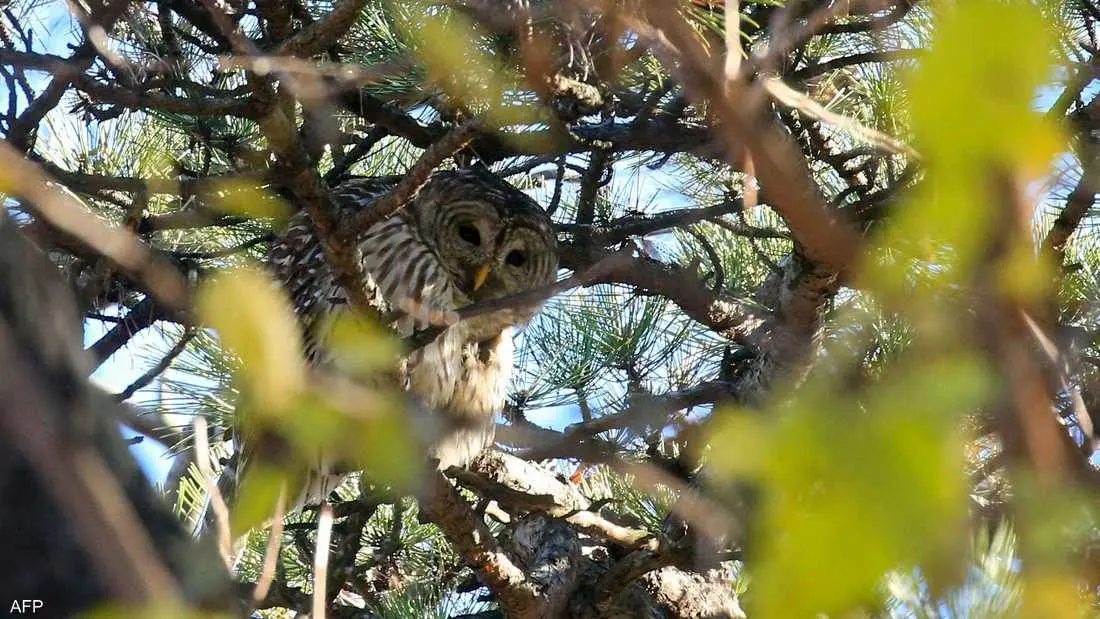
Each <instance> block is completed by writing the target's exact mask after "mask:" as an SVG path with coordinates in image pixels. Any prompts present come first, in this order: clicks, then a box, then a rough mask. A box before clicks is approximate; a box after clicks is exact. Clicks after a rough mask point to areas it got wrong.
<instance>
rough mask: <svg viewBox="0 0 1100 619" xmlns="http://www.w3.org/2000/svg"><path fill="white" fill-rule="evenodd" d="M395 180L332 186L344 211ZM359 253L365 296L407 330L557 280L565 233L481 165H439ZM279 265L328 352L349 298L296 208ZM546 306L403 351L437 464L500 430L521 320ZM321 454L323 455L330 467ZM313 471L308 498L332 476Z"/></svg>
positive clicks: (463, 458) (311, 334)
mask: <svg viewBox="0 0 1100 619" xmlns="http://www.w3.org/2000/svg"><path fill="white" fill-rule="evenodd" d="M393 184H394V183H392V182H388V181H382V180H379V179H360V180H352V181H348V182H345V183H343V184H341V185H340V186H338V187H336V188H335V189H334V190H332V192H331V199H332V202H333V204H334V206H335V207H336V209H337V211H338V215H339V216H340V217H342V218H347V217H349V216H350V215H351V214H352V213H354V212H355V211H358V210H360V209H363V208H370V207H371V205H372V203H374V202H375V201H376V200H377V199H378V198H379V197H380V196H381V195H383V194H384V193H385V192H386V191H388V190H389V189H390V188H392V186H393ZM356 251H357V252H358V254H359V255H358V258H359V260H360V261H361V263H362V265H363V267H364V271H365V272H366V274H367V275H368V277H367V278H366V279H367V281H366V286H367V288H368V289H367V293H368V295H367V296H368V297H369V298H371V299H372V303H373V304H375V305H376V306H377V308H378V309H379V310H381V311H382V312H383V314H384V315H393V314H391V313H392V312H397V315H399V316H400V318H398V319H397V320H395V321H394V322H393V323H392V325H391V327H392V328H393V329H395V330H396V331H397V333H398V335H399V336H401V337H407V336H410V335H412V334H414V333H416V332H417V331H420V330H422V329H425V328H427V327H429V326H430V325H429V323H428V322H427V320H426V313H425V312H411V313H404V314H402V313H401V311H402V310H403V309H407V308H409V307H416V308H427V309H428V310H431V313H439V312H448V311H453V310H457V309H459V308H461V307H463V306H465V305H468V304H471V303H476V302H479V301H484V300H487V299H493V298H499V297H503V296H507V295H510V294H514V293H517V292H520V291H522V290H524V289H528V288H532V287H536V286H540V285H543V284H547V283H550V282H552V281H553V280H554V278H555V276H556V273H557V267H558V257H557V243H556V240H555V236H554V232H553V228H552V226H551V222H550V219H549V217H548V216H547V215H546V213H545V212H544V211H543V210H542V209H541V208H540V207H539V206H538V205H537V204H536V203H535V202H534V201H533V200H532V199H531V198H529V197H528V196H526V195H524V194H523V193H522V192H520V191H518V190H517V189H515V188H514V187H512V186H511V185H509V184H508V183H506V182H504V181H503V180H500V179H499V178H497V177H496V176H494V175H492V174H490V173H488V172H486V171H481V170H461V171H446V172H437V173H436V174H434V175H433V176H432V178H431V179H430V180H429V181H428V183H427V184H426V185H425V186H424V187H423V189H422V190H421V191H420V193H419V194H418V195H417V197H416V198H414V199H413V200H412V201H410V202H409V204H407V205H406V206H405V208H404V209H402V210H400V211H398V212H397V213H396V214H395V215H393V216H392V217H390V218H388V219H385V220H382V221H380V222H378V223H376V224H374V225H373V226H371V227H370V228H369V229H367V230H366V231H365V232H364V233H363V234H362V235H361V236H360V238H359V239H358V245H357V248H356ZM270 263H271V267H272V269H273V270H274V272H275V274H276V278H277V279H278V280H279V281H280V283H281V284H282V285H283V286H285V288H286V290H287V292H288V293H289V294H290V296H291V298H292V300H293V303H294V307H295V310H296V312H297V313H298V316H299V318H300V320H301V323H302V325H303V329H304V333H305V336H306V342H307V351H308V353H309V355H310V360H311V362H313V363H323V362H324V357H325V349H324V346H325V344H324V340H325V333H324V326H325V325H326V324H328V322H329V321H327V320H325V319H326V318H327V317H329V316H330V315H331V314H333V313H334V312H340V311H344V310H346V308H347V300H346V298H347V297H346V294H345V292H344V291H343V289H342V288H341V287H340V286H339V285H338V284H337V283H336V282H335V281H334V277H333V274H332V272H331V270H330V269H329V266H328V264H327V263H326V261H325V258H324V255H323V251H322V248H321V246H320V244H319V242H318V241H317V239H316V238H315V237H314V235H313V232H312V228H311V225H310V222H309V220H308V216H306V215H305V214H299V215H296V216H295V217H294V218H293V219H292V220H291V222H290V225H289V226H288V228H287V230H286V232H285V233H283V234H282V235H281V236H280V237H279V238H278V239H277V240H276V242H275V243H273V246H272V249H271V254H270ZM538 309H539V307H538V306H530V307H522V308H518V309H510V310H503V311H499V312H495V313H491V314H486V315H482V316H479V317H476V318H472V319H468V320H463V321H460V322H458V323H456V324H453V325H451V326H450V327H449V328H447V329H446V330H445V331H443V333H441V334H440V335H439V336H438V337H436V339H435V340H434V341H432V342H431V343H429V344H427V345H425V346H423V347H422V348H420V349H418V350H416V351H414V352H413V353H412V354H410V355H409V356H408V357H407V358H406V359H404V360H402V362H401V364H400V365H401V368H400V370H401V371H400V374H401V378H402V379H403V380H404V387H405V388H406V389H407V390H408V391H409V392H411V393H412V395H413V396H415V398H416V400H418V402H419V404H420V405H421V406H423V407H425V408H427V409H428V410H429V411H432V413H433V414H435V415H436V416H437V419H438V420H439V421H440V422H441V423H440V424H438V425H440V426H441V429H440V430H441V431H440V432H439V433H438V437H437V438H436V440H435V442H434V444H433V446H432V448H431V452H430V454H429V455H430V456H431V457H432V458H434V459H436V460H438V462H439V467H440V469H445V468H447V467H449V466H452V465H455V466H464V465H465V464H466V463H468V462H469V461H470V460H471V459H473V457H474V456H476V455H477V454H478V453H480V452H481V451H482V450H483V449H484V448H485V447H487V446H488V445H489V444H490V443H491V442H492V439H493V431H494V427H495V415H496V413H497V412H498V411H500V410H501V409H502V408H503V406H504V400H505V395H506V393H505V390H506V388H507V384H508V380H509V377H510V375H511V371H512V330H513V327H515V326H521V325H523V324H525V323H526V322H528V321H529V320H530V319H531V318H532V317H533V316H534V314H535V313H536V312H537V311H538ZM323 466H324V465H322V467H323ZM324 472H325V471H323V470H322V471H321V473H322V474H321V475H317V476H314V477H315V478H314V479H311V481H310V484H312V485H313V487H311V488H307V490H306V495H307V496H305V497H302V498H301V499H300V501H301V500H303V499H305V500H309V499H320V498H323V497H324V495H326V494H327V493H328V491H330V490H331V489H332V486H333V485H334V483H335V480H334V479H333V477H332V476H331V475H324V474H323V473H324Z"/></svg>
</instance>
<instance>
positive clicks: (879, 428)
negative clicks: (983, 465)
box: [712, 358, 990, 617]
mask: <svg viewBox="0 0 1100 619" xmlns="http://www.w3.org/2000/svg"><path fill="white" fill-rule="evenodd" d="M824 387H825V386H824V385H820V384H818V385H813V386H808V387H806V391H805V393H803V394H802V395H800V396H799V398H798V399H797V400H796V401H794V402H793V403H791V404H790V405H789V407H787V408H786V410H784V411H782V412H776V413H774V415H777V416H778V418H777V419H775V420H774V421H772V422H771V423H768V424H765V423H764V421H763V420H761V421H756V420H755V419H752V418H747V417H745V416H739V415H734V416H731V417H730V418H727V419H724V420H722V421H721V422H720V423H719V424H718V427H717V428H716V434H715V436H714V443H713V444H714V445H715V449H714V450H713V452H714V455H713V456H712V458H714V462H715V468H716V470H717V471H719V472H720V473H721V474H724V475H726V476H729V477H735V476H744V475H748V476H749V477H750V478H753V479H755V480H757V481H762V482H763V487H764V489H765V505H764V517H763V520H762V522H763V523H764V524H763V525H762V526H763V528H764V530H763V534H762V539H760V540H758V543H759V544H760V546H759V557H758V560H757V562H756V563H755V564H754V569H753V578H754V580H753V582H754V587H753V595H754V600H755V603H756V608H757V612H758V613H759V614H760V616H763V617H806V616H812V615H814V614H815V613H818V612H828V613H832V612H841V611H845V610H849V609H853V608H855V607H858V606H859V605H861V604H864V603H868V602H870V601H872V600H874V599H876V597H877V596H878V595H879V582H880V580H881V578H882V575H883V574H885V573H886V572H888V571H890V570H891V569H894V568H897V567H899V566H914V565H919V564H922V563H925V562H933V563H935V562H937V561H939V560H941V559H942V558H944V557H957V556H958V554H957V552H956V551H957V548H958V546H959V544H960V543H962V538H961V536H962V533H963V531H964V530H965V529H964V525H965V517H966V512H965V506H966V496H967V493H966V485H965V480H964V479H963V476H962V473H961V471H962V470H963V468H962V465H963V463H962V441H963V437H962V436H961V434H960V432H959V430H958V428H957V414H958V413H959V412H960V411H965V410H972V409H974V408H975V407H976V406H978V405H979V404H980V403H981V402H982V401H983V400H984V398H985V397H986V394H987V392H988V390H989V387H990V378H989V375H988V372H987V370H986V369H985V368H984V367H983V366H982V365H980V364H978V363H977V362H974V361H972V360H969V359H965V358H959V359H946V360H940V361H937V362H935V363H931V364H929V365H927V366H923V367H918V368H913V369H911V370H910V371H909V372H906V373H901V374H894V375H892V376H888V377H887V378H886V379H885V380H884V381H883V382H882V383H880V384H879V385H877V386H876V387H874V388H873V389H871V390H870V391H869V392H867V393H866V394H864V396H863V397H861V398H859V399H858V400H851V399H847V398H843V397H838V396H837V395H835V394H829V393H828V392H827V391H822V389H823V388H824ZM841 558H842V560H843V569H837V564H836V561H837V560H838V559H841ZM792 590H794V591H798V592H799V594H798V595H797V596H792V595H790V591H792Z"/></svg>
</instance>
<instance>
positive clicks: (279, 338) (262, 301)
mask: <svg viewBox="0 0 1100 619" xmlns="http://www.w3.org/2000/svg"><path fill="white" fill-rule="evenodd" d="M197 309H198V313H199V316H200V317H201V319H202V320H203V322H204V323H206V324H208V325H210V326H212V327H213V328H214V329H216V330H217V331H218V334H219V335H220V336H221V339H222V342H224V344H225V346H226V347H227V348H229V349H230V350H232V351H233V352H234V353H236V354H237V355H238V356H239V357H240V358H241V361H242V367H241V370H240V375H241V378H242V379H243V380H244V383H245V384H246V385H247V387H248V389H249V392H250V393H249V395H250V398H251V399H252V401H253V402H255V403H256V405H257V407H258V408H259V410H260V412H266V413H270V412H274V411H278V410H280V409H281V408H282V407H284V406H286V405H287V403H289V402H292V401H293V400H294V398H295V397H296V396H297V395H298V394H299V393H301V391H302V389H303V388H304V386H305V372H304V368H303V364H302V353H301V350H302V345H301V341H300V340H301V338H300V334H299V329H298V323H297V320H296V318H295V316H294V312H293V311H292V310H291V308H290V303H289V301H288V300H287V299H286V297H285V293H283V291H281V290H280V289H279V288H278V287H277V286H276V285H275V283H274V282H272V281H271V279H270V277H268V276H267V275H266V274H264V273H262V272H261V271H259V270H257V269H252V268H242V269H236V270H233V271H229V272H226V273H223V274H220V275H218V276H216V277H215V278H213V279H212V280H210V281H209V282H207V283H205V284H203V286H202V287H201V288H200V290H199V298H198V301H197Z"/></svg>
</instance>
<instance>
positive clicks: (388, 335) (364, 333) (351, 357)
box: [325, 312, 401, 376]
mask: <svg viewBox="0 0 1100 619" xmlns="http://www.w3.org/2000/svg"><path fill="white" fill-rule="evenodd" d="M326 333H327V334H328V336H327V340H326V342H325V344H326V347H327V349H328V351H329V353H330V354H331V355H332V357H333V360H334V362H335V363H336V365H337V367H339V368H340V369H341V370H342V371H344V372H346V373H347V374H349V375H351V376H364V375H368V374H372V373H377V372H387V371H390V370H391V369H392V368H393V367H394V365H395V364H396V362H397V361H398V359H399V358H400V354H401V343H400V341H398V340H397V339H396V338H395V337H394V335H393V332H392V331H390V330H389V329H387V328H385V327H383V326H381V325H379V324H377V323H376V322H374V321H372V320H370V319H369V318H367V317H365V316H359V315H356V314H353V313H351V312H341V313H339V314H337V315H336V316H335V317H333V318H332V320H331V325H330V326H329V327H328V329H327V330H326Z"/></svg>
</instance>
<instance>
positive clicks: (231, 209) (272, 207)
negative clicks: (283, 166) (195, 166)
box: [202, 179, 293, 220]
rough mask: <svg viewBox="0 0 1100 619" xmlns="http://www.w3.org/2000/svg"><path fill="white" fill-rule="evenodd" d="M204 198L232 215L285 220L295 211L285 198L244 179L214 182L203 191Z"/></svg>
mask: <svg viewBox="0 0 1100 619" xmlns="http://www.w3.org/2000/svg"><path fill="white" fill-rule="evenodd" d="M202 199H203V201H204V202H205V203H206V204H208V205H210V206H211V207H212V208H214V209H216V210H219V211H221V212H223V213H228V214H230V215H241V216H243V217H273V218H275V219H277V220H285V219H287V218H289V217H290V215H291V214H292V213H293V209H291V208H290V205H288V204H287V203H286V201H285V200H283V199H282V198H280V197H278V196H276V195H275V194H273V193H271V192H269V191H266V190H264V189H263V188H261V187H260V186H258V185H257V184H256V183H254V182H250V181H247V180H242V179H228V180H223V181H218V182H217V183H213V184H212V185H211V186H209V187H208V188H207V189H205V190H204V191H203V192H202Z"/></svg>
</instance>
